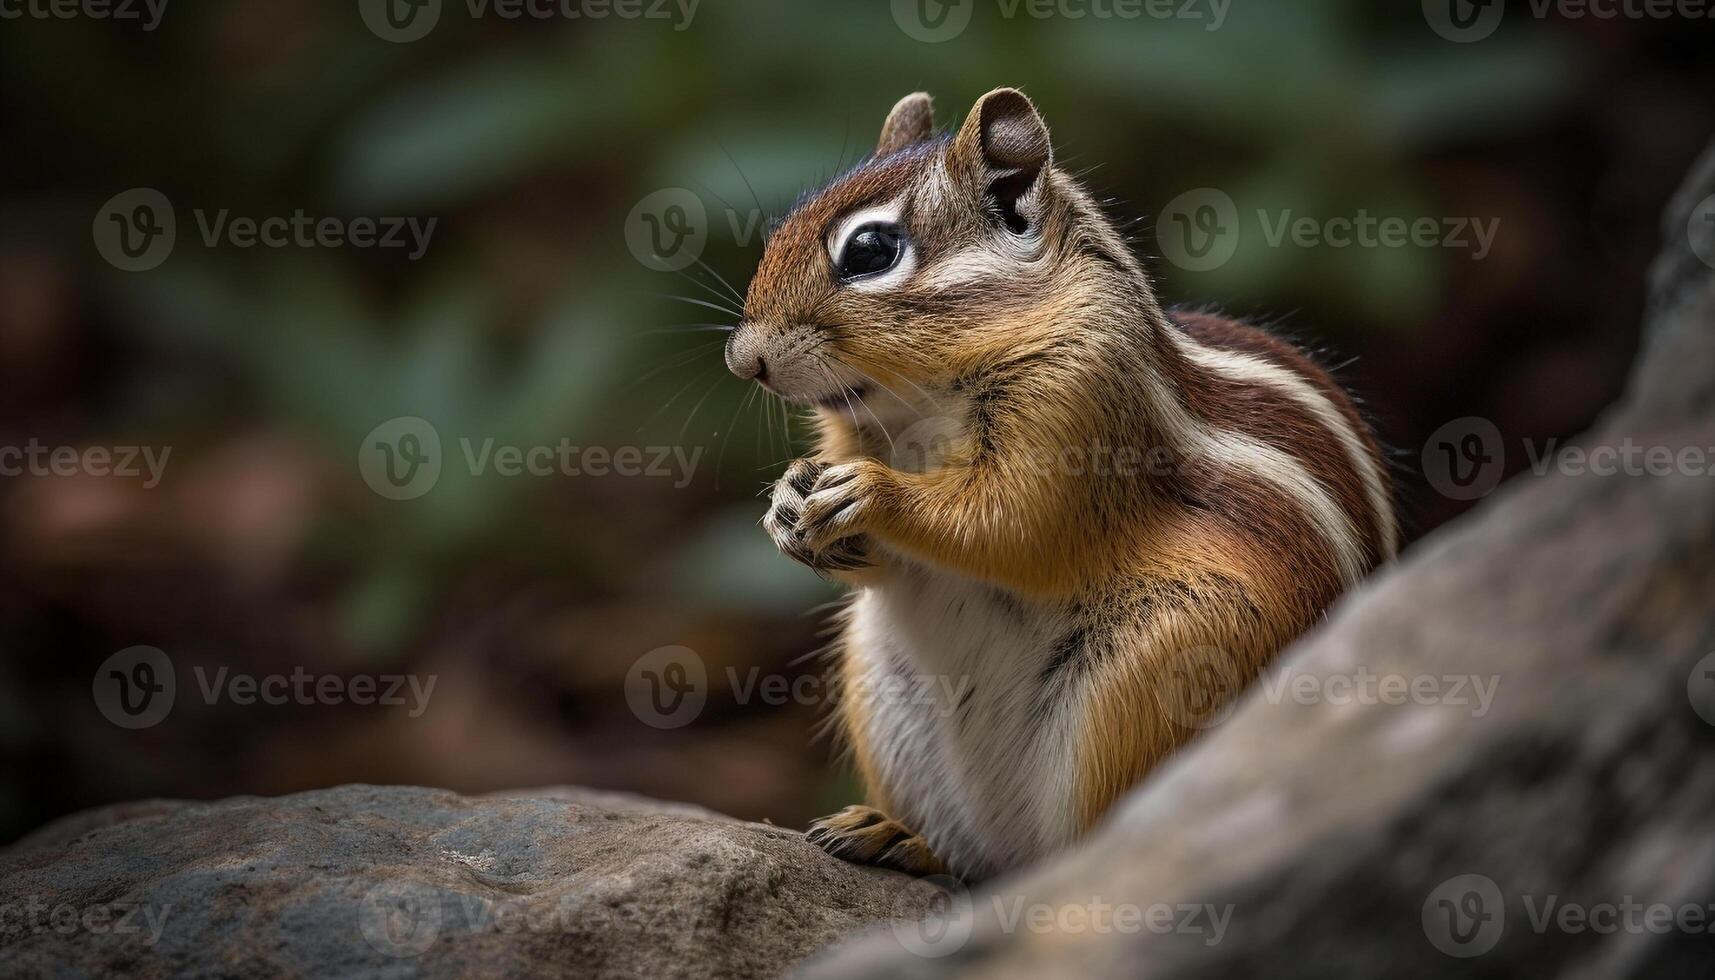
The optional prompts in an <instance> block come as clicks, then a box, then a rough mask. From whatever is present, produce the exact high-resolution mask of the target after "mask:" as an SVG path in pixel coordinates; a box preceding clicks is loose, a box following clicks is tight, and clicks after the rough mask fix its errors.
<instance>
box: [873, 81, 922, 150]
mask: <svg viewBox="0 0 1715 980" xmlns="http://www.w3.org/2000/svg"><path fill="white" fill-rule="evenodd" d="M934 132H935V113H934V110H933V108H932V107H931V105H930V100H929V93H928V92H912V93H911V94H910V95H907V96H906V97H905V98H903V99H900V100H899V101H898V102H895V103H894V104H893V111H892V112H889V113H888V114H887V121H886V122H884V123H882V124H881V140H880V141H879V142H877V143H876V144H875V155H876V156H878V157H884V156H887V155H888V154H890V153H894V152H897V151H899V150H903V149H905V148H906V147H908V146H910V145H911V144H913V143H921V142H923V141H924V140H926V139H928V138H929V137H930V136H932V135H934Z"/></svg>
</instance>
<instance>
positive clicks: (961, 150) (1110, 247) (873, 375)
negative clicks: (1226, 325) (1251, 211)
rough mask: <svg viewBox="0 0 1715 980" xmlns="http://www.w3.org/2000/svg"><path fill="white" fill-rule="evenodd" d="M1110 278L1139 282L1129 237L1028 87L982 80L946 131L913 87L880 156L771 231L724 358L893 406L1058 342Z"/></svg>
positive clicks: (816, 399)
mask: <svg viewBox="0 0 1715 980" xmlns="http://www.w3.org/2000/svg"><path fill="white" fill-rule="evenodd" d="M1116 276H1120V277H1126V276H1129V277H1135V278H1137V279H1139V280H1141V275H1140V273H1139V270H1138V267H1137V265H1136V262H1135V260H1134V259H1132V257H1131V255H1130V254H1129V252H1128V251H1127V249H1126V247H1125V244H1124V241H1123V239H1121V238H1120V236H1119V235H1118V234H1117V233H1116V232H1115V231H1114V230H1113V228H1112V227H1111V226H1110V225H1109V224H1108V223H1107V221H1106V220H1105V219H1104V218H1103V217H1102V216H1101V214H1100V212H1099V210H1098V209H1097V208H1096V207H1095V206H1094V204H1093V203H1092V202H1091V201H1090V200H1089V198H1088V197H1087V195H1085V194H1084V193H1083V192H1082V191H1081V190H1079V189H1078V187H1077V185H1076V184H1075V183H1074V182H1073V181H1072V180H1071V179H1070V178H1068V177H1066V176H1065V175H1064V174H1062V173H1061V172H1059V171H1058V170H1056V169H1055V168H1054V167H1053V151H1052V149H1051V148H1050V144H1049V141H1048V127H1047V125H1046V124H1044V123H1043V121H1042V117H1041V116H1040V115H1039V114H1038V113H1037V111H1036V107H1035V106H1033V105H1032V104H1031V103H1030V100H1029V99H1027V98H1025V97H1024V94H1023V93H1021V92H1019V91H1017V90H1016V89H1009V88H1003V89H996V90H994V91H992V92H990V93H988V94H987V95H985V96H983V97H982V98H981V99H979V100H977V103H976V105H975V106H974V107H972V109H971V111H970V113H969V115H967V116H966V117H965V121H964V123H963V125H961V126H960V127H959V129H958V131H957V132H955V133H953V134H951V135H948V136H942V137H939V138H937V137H936V136H935V135H934V122H933V119H932V116H931V113H930V101H929V96H927V95H925V94H922V93H917V94H914V95H908V96H906V97H905V98H903V99H901V100H899V102H898V104H896V105H895V106H894V107H893V111H892V112H890V113H889V114H888V117H887V121H886V123H885V124H884V125H883V126H882V130H881V139H880V142H879V143H878V145H877V146H876V150H875V154H874V155H873V156H872V157H871V158H870V159H869V160H867V161H866V162H864V163H862V164H860V165H859V166H857V167H856V168H855V169H853V170H852V171H850V172H849V173H847V174H845V175H843V176H841V177H839V178H837V179H836V180H834V181H833V183H831V184H830V185H828V186H827V187H826V188H824V189H822V190H821V191H820V192H818V193H816V194H814V195H811V196H809V197H807V198H806V199H805V200H804V201H803V202H801V203H800V204H799V205H798V206H797V207H796V208H795V209H794V210H793V211H792V213H791V214H789V215H788V216H787V217H786V218H785V219H784V221H783V222H782V223H781V224H780V226H779V227H778V228H777V229H776V230H775V232H774V233H773V234H772V235H771V236H770V238H769V240H768V243H767V246H766V248H765V250H764V252H763V256H762V262H761V265H760V267H759V268H758V269H757V271H756V276H755V278H753V279H752V280H751V283H750V288H749V292H748V294H747V296H746V298H745V303H744V317H743V321H742V322H741V323H740V324H739V325H738V327H737V329H735V330H734V331H733V333H732V335H731V337H730V338H729V340H728V343H727V348H726V360H727V366H728V367H729V368H731V369H732V372H733V373H734V374H736V375H738V376H739V377H741V378H749V379H755V380H757V381H759V382H761V383H762V384H763V385H765V386H767V387H768V388H769V389H770V390H772V391H774V392H775V393H777V394H779V395H781V396H782V397H784V398H786V399H788V400H789V401H793V402H796V403H799V404H805V405H816V406H819V407H821V408H823V409H825V410H827V412H828V413H830V414H832V415H836V416H837V415H845V416H848V417H850V416H856V415H857V414H858V413H860V412H863V413H865V417H867V416H871V415H877V414H879V415H880V416H881V417H886V415H888V414H896V412H897V409H898V408H899V407H900V406H899V404H898V403H900V402H912V401H913V400H915V399H917V398H919V397H923V396H927V397H933V394H932V393H937V392H938V391H944V390H946V389H947V387H948V386H950V385H952V384H953V383H954V382H955V381H956V380H957V379H959V378H960V377H963V376H965V375H967V374H969V373H970V372H971V371H973V370H980V369H981V367H982V366H983V365H984V364H986V363H997V362H999V361H1002V360H1004V359H1006V358H1009V357H1016V356H1018V355H1020V354H1022V353H1027V352H1028V351H1030V350H1031V349H1033V348H1036V347H1040V346H1042V345H1043V344H1045V343H1047V342H1050V341H1051V340H1052V339H1053V331H1055V330H1056V329H1057V327H1056V324H1057V323H1058V324H1059V325H1060V326H1059V329H1064V322H1065V320H1066V313H1067V311H1069V310H1073V309H1076V308H1078V307H1079V305H1080V304H1082V305H1083V306H1086V307H1087V306H1088V305H1089V303H1088V299H1089V297H1090V295H1091V293H1090V290H1091V289H1093V288H1096V283H1098V282H1100V281H1102V280H1104V279H1105V280H1110V281H1111V280H1113V279H1114V278H1115V277H1116ZM890 410H893V411H890ZM917 410H919V411H921V409H920V408H918V409H917ZM907 417H909V416H907Z"/></svg>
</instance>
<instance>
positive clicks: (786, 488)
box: [762, 459, 870, 572]
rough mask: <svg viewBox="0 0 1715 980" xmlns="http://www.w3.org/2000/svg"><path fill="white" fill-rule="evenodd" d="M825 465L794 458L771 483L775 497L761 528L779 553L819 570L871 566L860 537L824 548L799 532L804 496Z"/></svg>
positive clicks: (855, 568) (865, 545) (829, 570)
mask: <svg viewBox="0 0 1715 980" xmlns="http://www.w3.org/2000/svg"><path fill="white" fill-rule="evenodd" d="M826 469H827V467H826V466H825V465H824V464H822V463H818V462H815V461H814V460H808V459H800V460H795V461H794V462H793V463H792V465H791V466H788V467H787V468H786V473H785V475H784V476H782V477H781V478H780V479H779V480H778V481H776V482H775V484H774V499H773V502H772V503H771V504H770V505H769V507H768V514H767V515H766V516H765V517H763V519H762V527H763V529H764V530H766V531H767V532H768V536H769V537H770V538H772V539H774V546H775V547H776V548H779V549H780V553H781V554H783V555H785V556H786V557H788V558H790V559H792V560H793V561H796V562H798V563H800V564H803V565H808V566H809V567H811V568H813V569H815V570H816V571H818V572H845V571H855V570H857V569H860V568H868V567H869V566H870V560H869V547H868V543H867V542H866V541H865V540H864V539H863V538H862V537H859V536H851V537H844V538H840V539H838V540H836V541H834V542H833V543H832V544H830V545H829V546H827V547H826V548H821V549H817V548H813V547H811V546H810V545H809V543H808V542H807V541H806V540H805V536H804V535H803V534H802V533H801V530H802V528H803V515H804V506H805V499H806V498H807V497H808V496H809V495H810V492H811V490H812V489H813V488H814V487H815V485H816V481H817V479H818V478H819V477H821V475H822V473H823V471H824V470H826Z"/></svg>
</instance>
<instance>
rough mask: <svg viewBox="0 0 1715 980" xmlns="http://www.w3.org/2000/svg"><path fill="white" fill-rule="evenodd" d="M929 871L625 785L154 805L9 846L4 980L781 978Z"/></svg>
mask: <svg viewBox="0 0 1715 980" xmlns="http://www.w3.org/2000/svg"><path fill="white" fill-rule="evenodd" d="M909 884H910V879H907V878H905V877H904V876H902V875H898V874H895V873H893V872H888V871H879V870H875V869H871V868H860V867H857V866H854V865H850V864H846V863H844V862H840V861H836V860H834V859H832V858H829V857H828V856H827V855H826V854H824V853H823V852H822V851H821V850H819V849H818V848H816V847H815V846H814V845H811V844H809V843H806V842H805V841H804V839H803V835H802V834H800V833H798V832H796V831H790V830H783V829H781V828H778V827H773V826H769V825H767V824H755V823H744V822H740V821H737V820H732V819H730V818H727V817H722V816H719V815H718V814H714V813H711V812H709V811H706V810H702V809H699V808H697V807H692V806H684V805H676V804H661V803H654V802H652V801H648V800H643V799H640V798H636V797H628V796H623V795H620V794H611V793H594V792H589V791H581V790H545V791H531V792H524V793H516V794H500V795H496V796H489V797H466V796H459V795H457V794H454V793H448V792H443V791H439V790H428V789H414V788H408V787H380V786H343V787H340V788H337V789H329V790H320V791H317V792H312V793H300V794H297V795H295V796H286V797H279V798H272V799H263V798H255V797H240V798H236V799H230V800H223V801H220V802H217V803H186V802H160V801H152V802H147V803H135V804H124V805H121V806H117V807H109V808H106V809H102V810H95V811H90V812H88V813H84V814H79V815H76V816H73V817H69V818H67V819H65V820H62V821H59V822H57V823H55V824H51V825H49V826H48V827H46V828H44V829H43V830H41V831H38V832H37V833H35V834H34V835H32V836H30V837H28V838H26V839H24V840H22V841H20V842H18V843H17V844H15V845H13V846H12V847H10V848H8V849H7V850H6V851H5V852H3V853H0V976H6V977H109V976H141V977H163V978H166V977H223V978H229V977H282V976H286V977H317V978H330V977H405V976H410V977H525V976H554V977H637V978H648V980H656V978H661V977H769V976H775V975H778V974H779V973H781V972H782V971H783V970H785V969H786V968H787V967H788V966H789V965H791V964H792V963H794V962H796V961H797V960H799V959H801V958H803V957H804V956H806V955H807V954H809V953H812V952H813V951H815V950H817V949H820V948H821V947H823V946H825V945H827V944H828V943H830V942H832V941H833V940H834V939H836V938H837V937H840V936H844V935H849V934H851V933H852V932H854V931H856V930H859V929H860V928H861V927H862V926H864V925H867V924H869V923H871V922H874V921H877V920H885V919H888V918H893V917H904V918H916V917H918V916H921V915H922V914H923V913H924V912H925V911H927V905H926V904H924V902H925V896H924V894H923V893H922V892H921V891H920V890H917V889H913V888H910V887H907V886H908V885H909Z"/></svg>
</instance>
